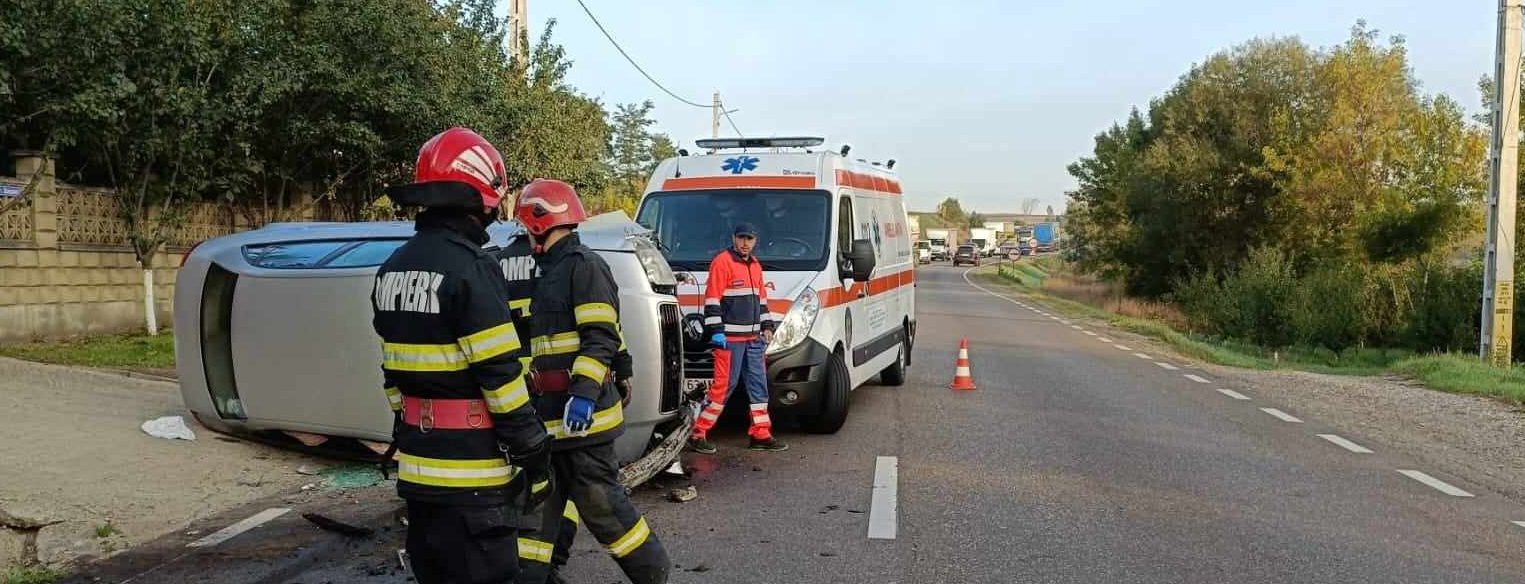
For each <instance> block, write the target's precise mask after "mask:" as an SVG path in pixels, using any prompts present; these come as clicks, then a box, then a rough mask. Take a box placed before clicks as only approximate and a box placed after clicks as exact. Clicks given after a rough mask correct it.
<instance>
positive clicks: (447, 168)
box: [388, 128, 508, 211]
mask: <svg viewBox="0 0 1525 584" xmlns="http://www.w3.org/2000/svg"><path fill="white" fill-rule="evenodd" d="M507 184H508V170H507V169H506V168H504V166H503V156H502V155H500V154H498V149H497V148H494V147H493V145H492V144H491V143H489V142H488V141H487V139H485V138H483V137H482V136H481V135H479V134H477V133H476V132H473V131H471V130H469V129H467V128H450V129H449V130H445V131H444V132H440V133H439V134H437V135H435V136H434V137H433V138H430V139H429V141H428V142H424V146H423V147H422V148H419V149H418V164H417V166H416V167H414V170H413V184H410V185H403V186H399V187H394V188H391V189H388V195H390V196H391V198H392V200H393V201H395V202H397V203H399V204H403V205H418V206H422V207H465V208H468V209H470V208H478V205H480V208H481V209H484V210H487V211H491V210H494V209H497V208H498V205H499V204H501V203H502V202H503V194H504V192H505V191H507V190H508V187H507Z"/></svg>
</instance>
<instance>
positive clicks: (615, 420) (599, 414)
mask: <svg viewBox="0 0 1525 584" xmlns="http://www.w3.org/2000/svg"><path fill="white" fill-rule="evenodd" d="M623 423H625V409H624V407H623V406H622V404H620V402H614V405H612V406H609V407H608V408H607V409H602V410H599V411H596V412H593V425H592V426H590V427H589V428H588V434H589V435H590V436H591V435H593V434H597V433H599V432H607V431H609V430H613V429H615V428H618V427H619V425H620V424H623ZM545 431H546V433H548V434H550V435H551V438H553V439H561V438H567V437H568V436H567V429H566V426H563V425H562V424H561V420H546V421H545Z"/></svg>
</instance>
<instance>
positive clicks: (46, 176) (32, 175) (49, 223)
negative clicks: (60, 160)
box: [11, 150, 58, 249]
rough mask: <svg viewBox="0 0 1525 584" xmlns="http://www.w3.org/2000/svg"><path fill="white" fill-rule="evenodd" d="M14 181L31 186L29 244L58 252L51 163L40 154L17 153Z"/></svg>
mask: <svg viewBox="0 0 1525 584" xmlns="http://www.w3.org/2000/svg"><path fill="white" fill-rule="evenodd" d="M11 156H13V157H14V158H15V160H16V178H18V179H20V180H23V181H26V183H27V184H32V181H33V180H34V179H35V180H36V181H37V184H36V185H34V186H33V187H32V196H31V198H32V243H35V244H37V247H38V248H39V249H58V183H57V179H56V177H55V176H54V171H55V169H54V165H53V159H52V158H48V157H46V156H44V155H43V153H41V152H34V151H30V150H18V151H16V152H12V153H11Z"/></svg>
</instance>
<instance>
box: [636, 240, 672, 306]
mask: <svg viewBox="0 0 1525 584" xmlns="http://www.w3.org/2000/svg"><path fill="white" fill-rule="evenodd" d="M630 245H631V247H633V248H635V259H636V260H637V261H640V262H641V269H642V270H645V271H646V279H647V280H649V281H651V288H652V290H655V291H658V292H666V293H669V294H670V293H672V292H673V291H674V290H676V289H677V288H678V277H677V276H675V275H673V271H672V266H670V265H668V264H667V258H664V257H662V251H661V250H659V249H657V246H656V244H654V243H652V242H651V240H649V239H646V238H645V237H631V238H630Z"/></svg>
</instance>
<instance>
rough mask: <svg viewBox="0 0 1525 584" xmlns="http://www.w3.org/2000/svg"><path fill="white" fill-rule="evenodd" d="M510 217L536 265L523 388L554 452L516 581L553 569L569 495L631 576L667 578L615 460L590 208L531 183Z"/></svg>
mask: <svg viewBox="0 0 1525 584" xmlns="http://www.w3.org/2000/svg"><path fill="white" fill-rule="evenodd" d="M514 218H515V219H516V220H518V221H519V223H521V224H523V225H524V230H525V231H526V232H527V233H528V234H529V236H530V238H531V242H532V244H533V250H534V254H535V264H536V267H537V268H538V270H539V272H540V275H539V276H538V278H536V280H535V284H534V290H533V292H532V293H531V294H532V296H531V298H530V302H529V307H528V312H529V324H530V333H529V337H530V353H531V355H532V361H531V364H530V383H529V387H530V393H531V395H532V396H533V398H532V401H533V403H534V404H535V409H536V411H537V412H539V414H540V417H541V418H543V419H545V424H546V429H547V430H549V431H550V432H551V437H552V443H551V450H552V451H553V452H554V453H555V454H554V456H552V458H551V473H552V476H553V479H554V480H553V481H552V487H551V494H550V496H549V497H548V498H547V499H546V501H545V503H544V505H543V507H542V509H541V510H540V511H539V513H538V514H536V516H535V517H533V518H531V519H530V520H529V521H526V522H525V523H528V524H531V525H532V526H527V527H526V530H525V533H524V534H523V536H522V538H521V543H522V547H521V549H520V560H521V564H522V567H523V570H522V571H521V572H520V575H519V580H518V581H519V582H520V583H524V584H530V583H532V584H544V583H545V582H546V581H547V578H549V577H550V576H551V572H552V569H551V558H552V555H553V552H554V551H555V550H554V545H555V544H554V543H553V542H555V541H556V540H557V539H558V538H557V536H558V534H559V532H560V530H561V529H562V525H563V523H562V521H563V513H564V512H565V510H566V509H567V505H566V502H567V501H569V500H570V501H571V502H572V503H574V504H575V506H576V509H577V510H578V511H579V514H580V515H581V519H582V522H583V524H584V525H586V526H587V527H588V531H591V532H592V533H593V537H594V538H595V539H597V540H598V542H599V543H601V544H603V545H604V546H606V547H607V548H608V549H609V553H610V555H612V556H613V557H614V561H615V562H616V563H618V564H619V566H620V569H622V570H624V572H625V576H626V577H627V578H629V579H630V581H631V582H635V583H637V584H647V583H661V582H666V581H667V574H668V570H669V568H670V563H669V561H668V558H667V552H666V550H664V549H663V548H662V543H661V542H660V541H658V539H657V536H656V534H654V533H653V532H652V530H651V527H650V525H648V524H647V522H646V518H645V517H642V516H641V513H640V511H638V510H637V509H636V508H635V505H634V504H632V503H631V502H630V497H629V496H628V495H626V494H625V487H624V486H622V485H620V483H619V463H618V461H617V460H616V459H615V457H614V439H615V438H617V437H619V435H620V434H621V433H622V432H624V409H623V404H622V403H621V402H622V400H621V399H620V394H619V392H618V391H617V390H616V389H615V385H614V380H615V373H614V371H613V368H614V366H615V360H616V356H617V355H618V353H619V349H620V344H621V342H620V324H619V290H618V288H617V287H616V285H615V283H614V275H613V274H612V273H610V271H609V266H608V265H607V264H605V263H604V260H603V258H600V257H599V256H598V254H596V253H594V252H593V250H591V249H588V247H587V246H584V245H583V244H582V242H581V241H580V240H579V238H578V236H577V232H576V231H575V230H576V229H577V225H578V224H579V223H582V222H583V221H584V220H585V219H587V214H586V213H585V212H584V211H583V207H582V201H580V200H578V198H577V192H576V191H575V190H573V189H572V187H571V185H568V184H567V183H564V182H561V181H558V180H536V181H534V182H532V183H530V184H529V186H527V187H525V188H524V191H523V192H522V193H520V194H519V202H518V204H517V205H515V208H514ZM536 524H538V527H534V526H533V525H536ZM563 551H564V550H563Z"/></svg>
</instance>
